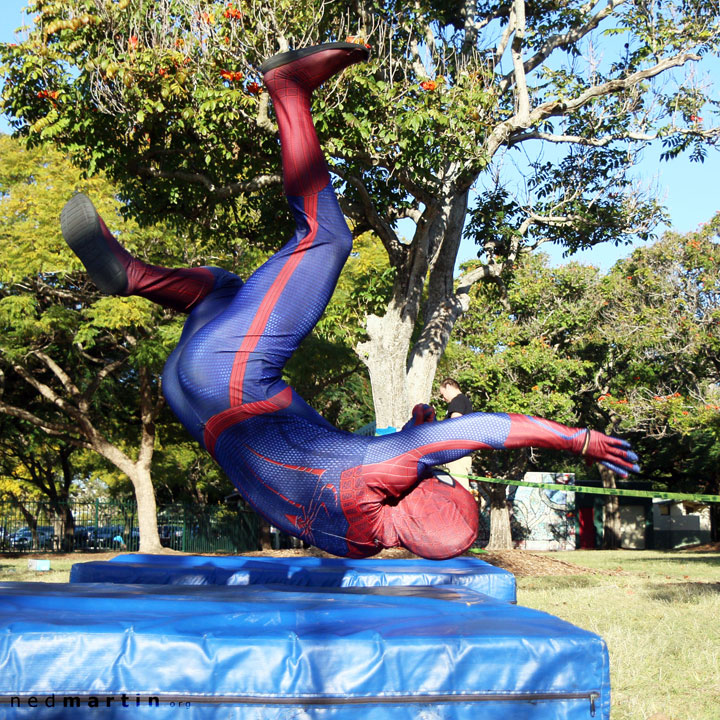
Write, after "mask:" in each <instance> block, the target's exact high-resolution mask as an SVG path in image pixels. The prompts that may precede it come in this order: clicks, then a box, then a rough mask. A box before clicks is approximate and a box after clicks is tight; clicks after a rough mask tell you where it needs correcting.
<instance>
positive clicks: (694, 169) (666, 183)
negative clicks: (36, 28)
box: [0, 0, 720, 269]
mask: <svg viewBox="0 0 720 720" xmlns="http://www.w3.org/2000/svg"><path fill="white" fill-rule="evenodd" d="M27 4H28V2H27V0H2V6H3V13H2V16H1V17H0V42H14V41H15V40H16V37H15V30H16V29H17V28H18V27H20V26H21V25H23V24H24V22H25V16H24V15H23V9H24V8H25V7H26V6H27ZM0 131H2V132H9V128H8V125H7V123H6V122H5V121H4V119H3V118H2V117H1V116H0ZM659 155H660V151H659V150H657V151H649V152H647V153H646V156H645V158H644V160H643V162H642V165H641V166H640V167H639V168H638V170H637V177H638V178H641V179H642V180H643V181H645V182H649V181H652V180H655V185H656V186H657V187H658V188H659V192H660V197H661V199H664V202H665V204H666V205H667V207H668V210H669V213H670V217H671V222H670V227H671V228H672V229H674V230H677V231H679V232H688V231H690V230H694V229H696V228H697V227H698V225H700V224H701V223H703V222H706V221H707V220H709V219H710V218H711V217H712V216H713V215H714V214H715V212H716V211H717V210H720V202H719V201H718V194H719V193H718V190H717V189H716V188H717V187H718V180H719V179H720V151H711V152H710V155H709V156H708V158H707V159H706V160H705V162H704V163H702V164H701V163H691V162H690V161H689V160H688V159H686V158H680V159H678V160H675V161H673V162H670V163H665V162H660V159H659ZM548 250H549V252H550V255H551V257H552V259H553V261H554V262H562V258H561V254H560V252H559V251H555V250H550V249H548ZM630 251H631V248H628V247H625V246H624V247H619V248H615V247H612V246H609V245H607V244H606V245H604V246H601V247H598V248H593V249H591V250H589V251H585V252H581V253H578V254H576V255H575V256H574V259H577V260H580V261H582V262H587V263H592V264H595V265H597V266H599V267H600V268H602V269H608V268H609V267H610V266H611V265H612V264H613V263H614V262H615V261H616V260H617V259H619V258H621V257H624V256H626V255H628V254H629V252H630ZM474 256H475V248H474V247H473V246H472V245H471V244H464V245H463V246H462V247H461V249H460V256H459V258H458V260H459V261H464V260H468V259H470V258H473V257H474Z"/></svg>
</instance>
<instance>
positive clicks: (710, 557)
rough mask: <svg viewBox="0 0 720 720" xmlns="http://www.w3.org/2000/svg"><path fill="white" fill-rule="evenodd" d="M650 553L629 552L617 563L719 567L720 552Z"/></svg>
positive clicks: (626, 564) (624, 564) (628, 564)
mask: <svg viewBox="0 0 720 720" xmlns="http://www.w3.org/2000/svg"><path fill="white" fill-rule="evenodd" d="M650 552H651V554H650V555H646V556H644V555H643V554H642V553H643V551H642V550H640V551H638V554H637V555H635V554H634V553H629V554H628V555H627V557H623V558H621V559H620V560H619V562H618V564H619V565H623V566H624V567H623V569H627V568H628V567H631V566H632V565H634V564H635V563H637V564H638V565H639V564H641V563H642V564H646V563H675V564H677V565H709V566H711V567H720V553H678V552H677V551H672V550H668V551H667V553H665V552H662V551H660V550H652V551H650Z"/></svg>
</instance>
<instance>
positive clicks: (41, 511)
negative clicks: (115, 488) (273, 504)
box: [0, 500, 260, 553]
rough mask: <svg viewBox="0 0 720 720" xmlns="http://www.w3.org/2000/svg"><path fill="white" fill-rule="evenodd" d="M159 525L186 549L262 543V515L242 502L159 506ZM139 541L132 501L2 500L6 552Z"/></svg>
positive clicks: (0, 540)
mask: <svg viewBox="0 0 720 720" xmlns="http://www.w3.org/2000/svg"><path fill="white" fill-rule="evenodd" d="M158 529H159V533H160V542H161V543H162V544H163V545H164V546H166V547H170V548H173V549H175V550H182V551H183V552H195V553H203V552H222V551H225V552H247V551H251V550H257V549H258V548H259V535H260V518H259V517H258V516H257V515H256V514H255V513H254V512H253V511H252V510H251V509H249V508H248V507H247V506H245V505H244V504H243V503H238V505H237V506H235V505H218V506H202V505H194V506H189V505H169V506H164V507H160V508H159V509H158ZM139 543H140V532H139V529H138V520H137V506H136V504H135V503H134V502H117V501H105V500H96V501H94V502H70V503H67V504H63V505H61V506H59V507H58V506H53V505H51V504H50V503H47V502H43V501H36V500H33V501H25V502H21V503H13V502H0V551H2V552H71V551H74V550H83V551H95V550H97V551H101V550H104V551H108V550H128V551H134V550H135V551H136V550H137V549H138V547H139Z"/></svg>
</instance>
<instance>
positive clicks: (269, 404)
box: [203, 387, 292, 457]
mask: <svg viewBox="0 0 720 720" xmlns="http://www.w3.org/2000/svg"><path fill="white" fill-rule="evenodd" d="M291 402H292V390H291V389H290V388H289V387H286V388H285V389H284V390H282V391H281V392H279V393H277V395H273V396H272V397H271V398H270V399H269V400H258V401H257V402H254V403H247V404H246V405H240V406H237V407H230V408H228V409H227V410H224V411H223V412H221V413H218V414H217V415H213V416H212V417H211V418H210V419H209V420H208V421H207V423H206V424H205V434H204V437H203V441H204V443H205V449H206V450H207V451H208V452H209V453H210V454H211V455H212V456H213V457H215V444H216V443H217V441H218V438H219V437H220V435H222V434H223V432H225V430H227V429H228V428H230V427H232V426H233V425H236V424H237V423H240V422H243V420H247V419H248V418H251V417H255V416H256V415H266V414H268V413H273V412H277V411H278V410H283V409H284V408H286V407H288V405H290V403H291Z"/></svg>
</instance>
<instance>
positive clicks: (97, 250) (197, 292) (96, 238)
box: [60, 193, 239, 312]
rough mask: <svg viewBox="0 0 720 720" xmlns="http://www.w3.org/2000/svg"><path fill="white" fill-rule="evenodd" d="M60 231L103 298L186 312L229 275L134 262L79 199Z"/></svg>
mask: <svg viewBox="0 0 720 720" xmlns="http://www.w3.org/2000/svg"><path fill="white" fill-rule="evenodd" d="M60 226H61V228H62V233H63V236H64V238H65V241H66V242H67V244H68V245H69V246H70V248H71V249H72V251H73V252H74V253H75V254H76V255H77V256H78V257H79V258H80V260H81V262H82V263H83V265H84V266H85V268H86V270H87V271H88V273H89V275H90V277H91V278H92V280H93V282H94V283H95V285H97V287H98V289H99V290H100V291H101V292H103V293H105V294H107V295H124V296H127V295H139V296H140V297H145V298H147V299H148V300H152V301H153V302H155V303H158V304H159V305H162V306H163V307H167V308H171V309H173V310H179V311H181V312H190V311H191V310H192V309H193V308H194V307H196V306H197V305H198V303H200V302H201V301H202V300H203V298H205V296H206V295H207V294H208V293H209V292H210V291H211V290H212V289H213V287H214V286H215V283H216V279H217V277H218V276H219V275H223V277H224V276H226V275H232V273H228V272H227V271H225V270H220V269H219V268H206V267H198V268H182V269H171V268H164V267H159V266H157V265H149V264H148V263H145V262H143V261H142V260H139V259H138V258H135V257H133V256H132V255H131V254H130V253H129V252H128V251H127V250H125V248H123V247H122V245H120V243H119V242H118V241H117V240H116V239H115V238H114V237H113V235H112V233H111V232H110V231H109V230H108V229H107V226H106V225H105V223H104V222H103V220H102V218H101V217H100V216H99V215H98V214H97V212H96V211H95V208H94V207H93V204H92V202H91V201H90V200H89V199H88V198H87V197H86V196H85V195H82V194H81V193H78V194H77V195H75V196H74V197H72V198H71V199H70V200H69V201H68V202H67V203H66V205H65V207H64V208H63V211H62V214H61V216H60ZM233 277H234V278H236V276H234V275H233ZM236 279H237V280H239V278H236Z"/></svg>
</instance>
